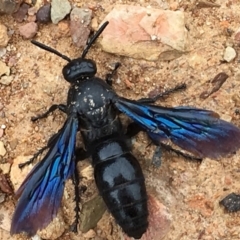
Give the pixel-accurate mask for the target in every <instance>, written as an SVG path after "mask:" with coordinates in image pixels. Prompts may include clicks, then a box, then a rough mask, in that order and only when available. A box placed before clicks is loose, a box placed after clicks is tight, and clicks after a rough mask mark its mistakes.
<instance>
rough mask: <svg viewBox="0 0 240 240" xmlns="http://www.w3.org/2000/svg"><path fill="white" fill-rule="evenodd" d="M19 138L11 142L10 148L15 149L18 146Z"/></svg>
mask: <svg viewBox="0 0 240 240" xmlns="http://www.w3.org/2000/svg"><path fill="white" fill-rule="evenodd" d="M17 144H18V140H17V139H16V138H15V139H13V140H12V141H10V142H9V145H10V148H11V149H12V150H14V149H15V148H16V147H17Z"/></svg>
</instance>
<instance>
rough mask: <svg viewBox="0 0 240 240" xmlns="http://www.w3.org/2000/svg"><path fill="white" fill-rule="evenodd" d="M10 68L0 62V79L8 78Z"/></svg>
mask: <svg viewBox="0 0 240 240" xmlns="http://www.w3.org/2000/svg"><path fill="white" fill-rule="evenodd" d="M9 74H10V68H9V67H8V66H7V65H6V63H5V62H2V61H0V77H1V76H3V75H7V76H9Z"/></svg>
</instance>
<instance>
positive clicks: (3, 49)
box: [0, 48, 7, 58]
mask: <svg viewBox="0 0 240 240" xmlns="http://www.w3.org/2000/svg"><path fill="white" fill-rule="evenodd" d="M6 52H7V49H6V48H0V58H1V57H3V56H4V55H5V54H6Z"/></svg>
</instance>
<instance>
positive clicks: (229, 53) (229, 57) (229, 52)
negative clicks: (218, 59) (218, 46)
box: [223, 47, 237, 62]
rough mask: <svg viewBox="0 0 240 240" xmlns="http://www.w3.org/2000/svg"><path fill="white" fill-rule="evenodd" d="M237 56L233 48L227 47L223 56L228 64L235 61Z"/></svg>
mask: <svg viewBox="0 0 240 240" xmlns="http://www.w3.org/2000/svg"><path fill="white" fill-rule="evenodd" d="M236 56H237V53H236V51H235V50H234V48H232V47H227V48H226V49H225V52H224V55H223V59H224V60H225V61H227V62H231V61H233V60H234V58H235V57H236Z"/></svg>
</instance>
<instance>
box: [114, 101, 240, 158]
mask: <svg viewBox="0 0 240 240" xmlns="http://www.w3.org/2000/svg"><path fill="white" fill-rule="evenodd" d="M114 104H115V106H116V107H117V108H118V109H119V110H120V111H121V112H123V113H125V114H126V115H127V116H129V117H130V118H131V119H132V120H133V121H134V122H136V123H137V124H139V125H140V126H141V127H142V128H143V129H144V130H145V131H146V132H147V134H148V135H149V137H150V138H151V139H152V140H153V141H154V143H158V142H160V141H163V140H166V139H170V140H171V141H172V142H173V143H174V144H176V145H177V146H179V147H181V148H182V149H184V150H187V151H189V152H191V153H193V154H195V155H196V156H199V157H210V158H215V159H217V158H219V157H221V156H224V155H226V154H228V153H232V152H234V151H236V150H237V149H239V148H240V129H239V128H237V127H236V126H234V125H233V124H231V123H229V122H226V121H224V120H221V119H219V116H218V115H217V114H216V113H215V112H212V111H208V110H204V109H196V108H190V107H176V108H164V107H159V106H155V105H151V104H142V103H139V102H137V101H132V100H128V99H125V98H118V99H117V100H116V102H115V103H114Z"/></svg>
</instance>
